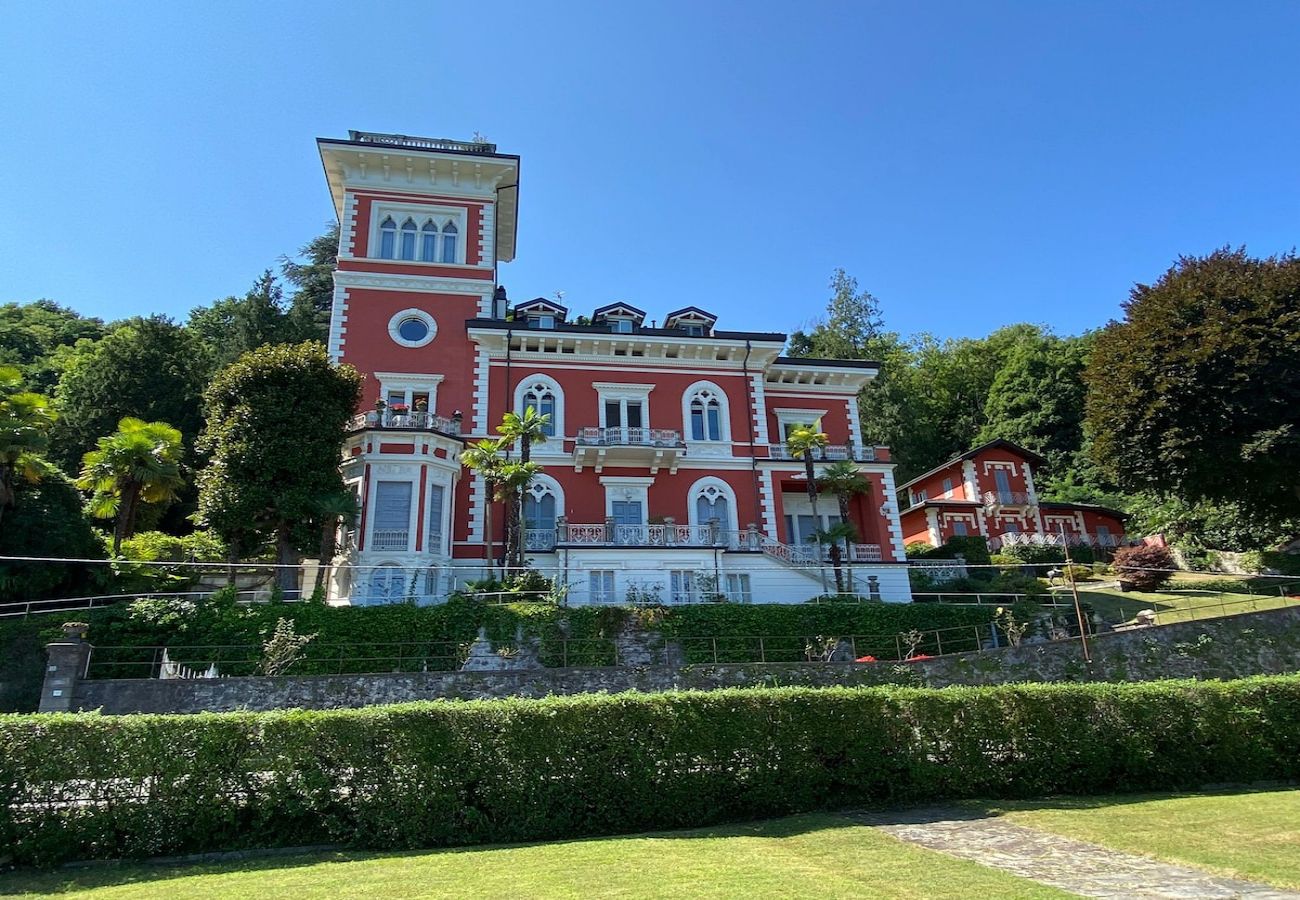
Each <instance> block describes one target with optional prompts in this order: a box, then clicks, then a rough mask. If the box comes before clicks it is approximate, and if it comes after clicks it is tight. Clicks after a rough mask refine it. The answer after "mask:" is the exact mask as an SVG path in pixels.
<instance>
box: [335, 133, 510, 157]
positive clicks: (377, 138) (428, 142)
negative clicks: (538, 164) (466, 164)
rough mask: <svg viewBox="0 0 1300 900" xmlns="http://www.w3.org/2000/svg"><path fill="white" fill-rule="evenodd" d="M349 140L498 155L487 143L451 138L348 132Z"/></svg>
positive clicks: (491, 145) (495, 147)
mask: <svg viewBox="0 0 1300 900" xmlns="http://www.w3.org/2000/svg"><path fill="white" fill-rule="evenodd" d="M348 140H350V141H356V142H357V143H359V144H384V145H386V146H389V147H413V148H415V149H417V150H452V151H455V152H457V153H496V152H497V145H496V144H491V143H488V142H487V141H453V140H451V139H450V138H426V137H413V136H411V135H407V134H384V133H383V132H379V131H356V130H351V131H349V132H348Z"/></svg>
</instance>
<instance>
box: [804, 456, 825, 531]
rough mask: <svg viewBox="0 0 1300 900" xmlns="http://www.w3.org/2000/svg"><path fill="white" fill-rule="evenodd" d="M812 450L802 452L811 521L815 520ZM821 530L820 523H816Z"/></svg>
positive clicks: (814, 483) (815, 474) (815, 491)
mask: <svg viewBox="0 0 1300 900" xmlns="http://www.w3.org/2000/svg"><path fill="white" fill-rule="evenodd" d="M812 454H813V452H812V449H811V448H809V449H807V450H805V451H804V452H803V465H804V472H805V473H806V475H807V477H808V502H809V503H811V504H812V512H813V519H814V520H815V519H816V518H817V473H816V471H814V469H813V458H812ZM817 527H818V528H821V523H820V522H818V523H817Z"/></svg>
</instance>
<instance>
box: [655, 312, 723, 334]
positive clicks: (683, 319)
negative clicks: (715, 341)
mask: <svg viewBox="0 0 1300 900" xmlns="http://www.w3.org/2000/svg"><path fill="white" fill-rule="evenodd" d="M717 321H718V317H717V316H715V315H714V314H713V313H711V312H706V311H705V310H702V309H700V308H699V307H698V306H688V307H686V308H685V309H678V310H674V311H673V312H670V313H669V314H668V315H667V316H665V317H664V327H665V328H673V329H676V330H677V331H680V332H682V333H683V334H687V335H690V336H691V337H708V336H709V332H711V331H712V330H713V324H714V323H715V322H717Z"/></svg>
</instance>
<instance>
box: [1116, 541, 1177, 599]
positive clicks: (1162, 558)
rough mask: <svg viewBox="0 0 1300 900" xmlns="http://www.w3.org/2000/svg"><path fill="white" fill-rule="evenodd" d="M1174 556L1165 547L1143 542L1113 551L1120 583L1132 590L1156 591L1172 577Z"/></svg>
mask: <svg viewBox="0 0 1300 900" xmlns="http://www.w3.org/2000/svg"><path fill="white" fill-rule="evenodd" d="M1174 568H1175V563H1174V556H1173V554H1172V553H1170V552H1169V549H1168V548H1167V547H1160V546H1157V545H1154V544H1153V545H1150V546H1147V545H1145V544H1141V545H1138V546H1137V547H1121V548H1120V549H1118V550H1116V551H1115V569H1116V570H1117V571H1118V572H1119V581H1120V584H1121V585H1124V586H1127V588H1128V589H1129V590H1132V591H1158V590H1160V588H1161V587H1163V586H1164V585H1165V584H1166V583H1167V582H1168V581H1169V579H1170V578H1173V577H1174V572H1173V570H1174Z"/></svg>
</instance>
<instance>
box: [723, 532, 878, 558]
mask: <svg viewBox="0 0 1300 900" xmlns="http://www.w3.org/2000/svg"><path fill="white" fill-rule="evenodd" d="M744 549H756V550H762V551H763V553H765V554H766V555H767V556H770V557H772V558H773V559H775V560H777V561H778V562H783V563H786V564H788V565H792V566H815V565H819V564H821V563H828V562H830V561H831V548H830V546H829V545H826V544H811V543H810V544H782V543H781V542H780V541H776V540H773V539H772V538H770V537H768V536H767V535H765V534H759V535H757V541H756V542H754V543H753V546H752V547H751V546H749V544H748V543H747V544H746V546H745V548H744ZM883 559H884V556H883V555H882V553H881V549H880V545H879V544H850V545H849V550H848V554H847V555H846V554H845V553H844V548H843V546H842V545H841V547H840V561H841V562H844V563H873V562H881V561H883Z"/></svg>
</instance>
